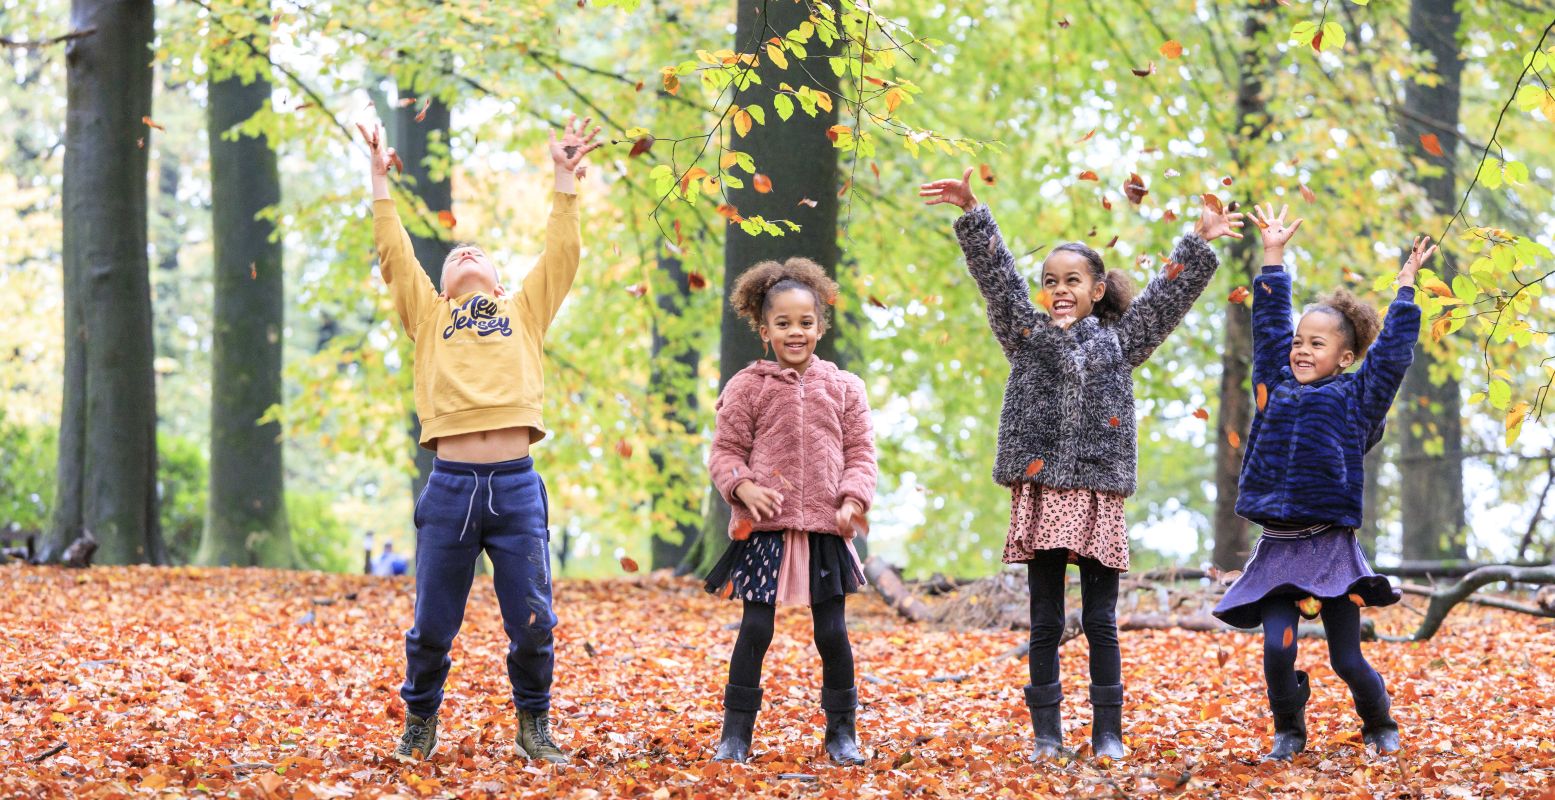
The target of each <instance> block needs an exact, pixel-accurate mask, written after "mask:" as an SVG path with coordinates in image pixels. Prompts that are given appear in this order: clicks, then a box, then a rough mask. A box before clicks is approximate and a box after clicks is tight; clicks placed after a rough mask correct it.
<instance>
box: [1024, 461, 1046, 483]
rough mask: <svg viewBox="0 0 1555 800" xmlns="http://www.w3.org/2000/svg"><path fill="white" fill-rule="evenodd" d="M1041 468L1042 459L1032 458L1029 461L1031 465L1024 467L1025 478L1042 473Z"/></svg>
mask: <svg viewBox="0 0 1555 800" xmlns="http://www.w3.org/2000/svg"><path fill="white" fill-rule="evenodd" d="M1042 467H1043V461H1042V459H1040V458H1033V459H1032V460H1031V463H1030V464H1027V465H1026V477H1028V478H1030V477H1031V476H1033V475H1036V474H1037V473H1038V472H1041V471H1042Z"/></svg>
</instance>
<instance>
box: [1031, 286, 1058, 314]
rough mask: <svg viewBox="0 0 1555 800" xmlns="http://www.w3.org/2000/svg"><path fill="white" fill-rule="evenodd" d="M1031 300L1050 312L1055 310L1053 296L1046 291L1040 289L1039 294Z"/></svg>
mask: <svg viewBox="0 0 1555 800" xmlns="http://www.w3.org/2000/svg"><path fill="white" fill-rule="evenodd" d="M1031 300H1032V302H1034V303H1036V304H1037V305H1039V306H1042V307H1043V308H1045V309H1047V310H1048V311H1052V310H1053V295H1051V294H1049V293H1048V290H1046V289H1038V290H1037V293H1036V294H1035V295H1032V298H1031Z"/></svg>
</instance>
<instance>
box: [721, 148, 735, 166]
mask: <svg viewBox="0 0 1555 800" xmlns="http://www.w3.org/2000/svg"><path fill="white" fill-rule="evenodd" d="M739 160H740V155H739V154H738V153H736V152H734V151H733V150H725V151H724V154H723V155H721V156H719V157H718V168H719V169H728V168H730V167H732V166H734V165H735V164H737V163H739Z"/></svg>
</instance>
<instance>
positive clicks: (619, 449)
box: [616, 439, 632, 458]
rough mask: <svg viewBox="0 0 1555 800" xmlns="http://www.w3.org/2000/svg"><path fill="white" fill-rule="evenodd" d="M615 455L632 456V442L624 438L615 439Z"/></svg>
mask: <svg viewBox="0 0 1555 800" xmlns="http://www.w3.org/2000/svg"><path fill="white" fill-rule="evenodd" d="M616 455H618V456H620V457H622V458H631V457H632V443H631V442H628V441H627V440H625V439H617V440H616Z"/></svg>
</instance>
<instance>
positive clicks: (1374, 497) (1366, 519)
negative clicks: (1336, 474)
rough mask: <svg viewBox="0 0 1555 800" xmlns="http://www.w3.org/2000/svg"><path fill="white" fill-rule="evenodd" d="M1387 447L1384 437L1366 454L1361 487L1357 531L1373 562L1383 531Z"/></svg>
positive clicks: (1363, 548) (1362, 546) (1362, 547)
mask: <svg viewBox="0 0 1555 800" xmlns="http://www.w3.org/2000/svg"><path fill="white" fill-rule="evenodd" d="M1387 448H1388V442H1387V437H1384V438H1383V441H1380V442H1378V443H1377V446H1376V447H1373V448H1372V449H1371V452H1369V453H1367V454H1366V460H1365V470H1366V482H1365V484H1364V486H1363V487H1362V489H1361V529H1360V530H1358V531H1356V539H1357V540H1359V541H1360V543H1361V549H1362V550H1364V551H1366V557H1367V558H1369V559H1371V561H1372V563H1376V561H1377V538H1378V537H1379V536H1380V535H1381V533H1382V468H1383V466H1384V465H1385V464H1387V457H1386V456H1385V455H1384V453H1385V452H1386V451H1387Z"/></svg>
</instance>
